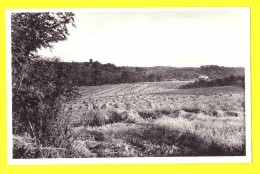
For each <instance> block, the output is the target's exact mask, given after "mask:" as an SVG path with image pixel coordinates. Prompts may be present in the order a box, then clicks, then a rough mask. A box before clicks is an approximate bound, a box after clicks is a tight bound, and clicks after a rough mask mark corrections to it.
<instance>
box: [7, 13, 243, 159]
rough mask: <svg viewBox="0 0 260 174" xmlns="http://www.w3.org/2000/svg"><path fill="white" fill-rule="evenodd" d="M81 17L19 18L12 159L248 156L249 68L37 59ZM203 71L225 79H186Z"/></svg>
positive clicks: (14, 36) (14, 21)
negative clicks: (246, 92)
mask: <svg viewBox="0 0 260 174" xmlns="http://www.w3.org/2000/svg"><path fill="white" fill-rule="evenodd" d="M73 16H74V14H72V13H14V14H12V102H13V103H12V109H13V110H12V114H13V115H12V124H13V125H12V132H13V158H90V157H144V156H145V157H148V156H150V157H155V156H156V157H160V156H164V157H165V156H233V155H239V156H241V155H245V121H244V120H245V103H244V102H245V101H244V89H243V88H241V84H244V78H243V77H240V76H236V75H243V74H244V69H243V68H227V67H219V66H203V67H200V68H172V67H151V68H147V67H143V68H137V67H116V66H115V65H113V64H101V63H100V62H97V61H93V60H92V59H91V60H90V61H89V62H84V63H76V62H72V63H68V62H67V63H66V62H60V61H59V60H58V59H46V58H42V57H40V56H37V54H36V50H37V49H38V48H41V47H49V48H51V47H52V43H55V42H58V41H63V40H65V39H66V38H67V36H68V34H69V33H68V30H67V25H69V24H72V25H74V17H73ZM200 74H205V75H208V76H209V77H210V78H211V79H212V78H219V77H221V78H222V79H216V80H212V81H197V82H194V83H190V84H189V82H190V81H178V80H194V79H196V78H197V77H198V76H199V75H200ZM230 75H234V76H230ZM223 77H224V78H223ZM172 78H174V81H171V80H170V81H165V80H167V79H172ZM115 83H119V84H115ZM85 85H87V86H85ZM215 86H217V87H215ZM194 87H196V88H194ZM204 87H207V88H204ZM180 88H191V89H180Z"/></svg>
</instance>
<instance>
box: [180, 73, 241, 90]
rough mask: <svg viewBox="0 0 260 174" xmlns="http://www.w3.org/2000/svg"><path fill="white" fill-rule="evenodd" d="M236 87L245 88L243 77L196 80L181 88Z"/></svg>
mask: <svg viewBox="0 0 260 174" xmlns="http://www.w3.org/2000/svg"><path fill="white" fill-rule="evenodd" d="M228 85H236V86H240V87H243V88H245V78H244V76H233V75H231V76H229V77H225V78H222V79H219V78H218V79H213V80H197V81H195V82H193V83H189V84H187V85H183V86H182V87H181V88H203V87H214V86H228Z"/></svg>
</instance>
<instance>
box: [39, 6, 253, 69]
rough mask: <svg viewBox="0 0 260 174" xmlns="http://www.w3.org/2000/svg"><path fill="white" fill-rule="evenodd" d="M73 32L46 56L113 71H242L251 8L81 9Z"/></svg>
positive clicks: (247, 55) (46, 51)
mask: <svg viewBox="0 0 260 174" xmlns="http://www.w3.org/2000/svg"><path fill="white" fill-rule="evenodd" d="M73 12H74V14H75V24H76V28H75V27H72V26H69V33H70V35H69V36H68V39H67V40H66V41H61V42H58V43H55V44H53V46H54V47H53V49H52V50H50V49H41V50H38V54H39V55H42V56H45V57H59V58H60V59H61V60H62V61H67V62H71V61H74V62H86V61H87V62H88V61H89V59H90V58H91V59H93V60H94V61H99V62H101V63H113V64H115V65H117V66H138V67H151V66H173V67H198V66H201V65H219V66H229V67H244V66H245V64H246V61H248V59H249V58H250V15H249V14H250V11H249V8H172V9H169V8H167V9H92V10H90V9H83V10H82V9H81V10H78V11H77V10H74V11H73Z"/></svg>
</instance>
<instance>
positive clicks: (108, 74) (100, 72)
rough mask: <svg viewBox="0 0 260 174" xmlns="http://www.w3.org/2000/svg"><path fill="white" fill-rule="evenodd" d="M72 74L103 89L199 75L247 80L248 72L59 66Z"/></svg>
mask: <svg viewBox="0 0 260 174" xmlns="http://www.w3.org/2000/svg"><path fill="white" fill-rule="evenodd" d="M57 63H58V64H59V65H60V66H62V67H63V68H65V69H66V71H68V70H69V72H68V74H69V78H70V80H71V81H73V84H74V85H77V86H86V85H102V84H116V83H134V82H156V81H165V80H194V79H196V78H198V76H199V75H206V76H208V77H209V78H210V79H217V78H224V77H229V76H231V75H234V76H244V68H237V67H220V66H216V65H209V66H201V67H200V68H189V67H188V68H177V67H168V66H167V67H162V66H157V67H117V66H115V65H114V64H111V63H108V64H102V63H100V62H98V61H94V62H93V61H91V62H57Z"/></svg>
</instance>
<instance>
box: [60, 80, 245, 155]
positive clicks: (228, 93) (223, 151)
mask: <svg viewBox="0 0 260 174" xmlns="http://www.w3.org/2000/svg"><path fill="white" fill-rule="evenodd" d="M185 83H188V82H162V83H136V84H118V85H103V86H86V87H79V91H80V97H79V98H78V99H77V100H76V101H73V102H70V103H66V104H64V110H63V113H62V116H63V117H66V119H65V120H66V121H67V122H68V123H69V124H70V126H71V127H72V130H71V136H72V137H73V140H71V141H73V142H72V144H74V146H73V147H74V151H75V154H77V155H76V157H132V156H135V157H137V156H139V157H142V156H145V157H147V156H149V157H153V156H234V155H245V108H244V89H242V88H239V87H235V86H223V87H211V88H197V89H195V88H194V89H178V88H179V87H180V86H181V85H183V84H185ZM68 119H69V121H68Z"/></svg>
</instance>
